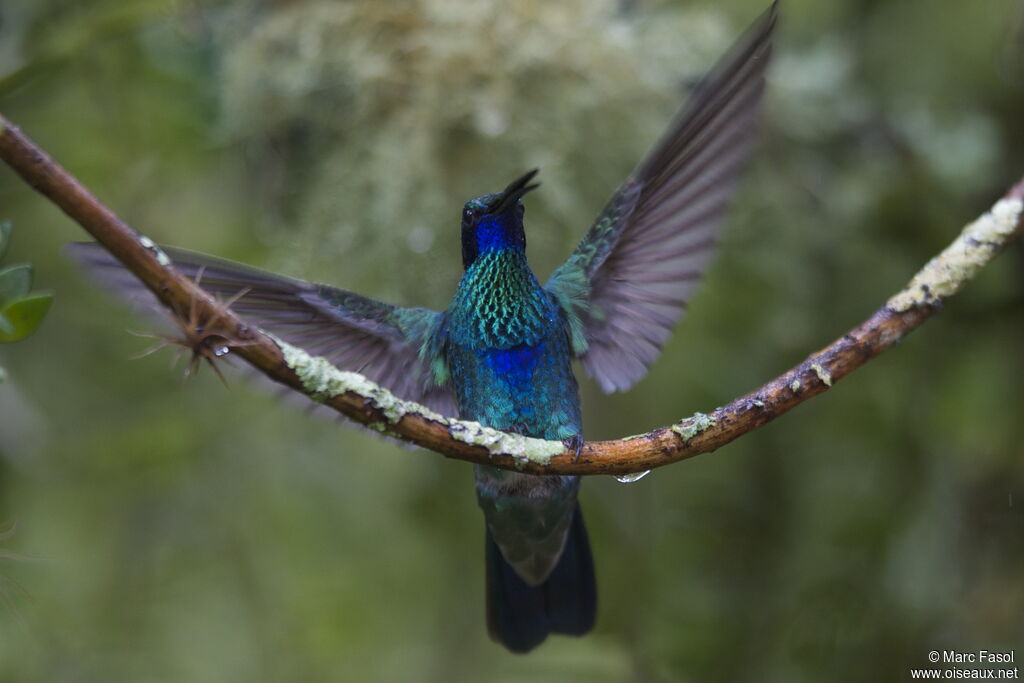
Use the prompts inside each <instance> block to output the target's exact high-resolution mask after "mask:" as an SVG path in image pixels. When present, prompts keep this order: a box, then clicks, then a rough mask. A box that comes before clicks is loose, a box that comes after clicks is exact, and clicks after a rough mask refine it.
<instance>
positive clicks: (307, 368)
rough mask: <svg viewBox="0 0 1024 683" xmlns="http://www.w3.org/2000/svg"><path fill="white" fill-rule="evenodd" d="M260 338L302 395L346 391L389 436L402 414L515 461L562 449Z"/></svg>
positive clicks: (547, 456) (325, 396)
mask: <svg viewBox="0 0 1024 683" xmlns="http://www.w3.org/2000/svg"><path fill="white" fill-rule="evenodd" d="M264 334H267V336H268V337H270V338H271V339H273V341H274V343H275V344H277V345H278V347H279V348H280V349H281V354H282V355H283V356H284V362H285V364H286V365H287V366H288V367H289V368H291V370H292V371H293V372H294V373H295V375H296V376H297V377H298V378H299V381H300V382H302V387H303V389H304V390H305V392H306V394H307V395H308V396H310V397H311V398H313V399H314V400H316V401H320V402H323V401H327V400H329V399H331V398H334V397H335V396H339V395H341V394H344V393H348V392H352V393H354V394H358V395H359V396H362V397H363V398H365V399H367V400H368V401H369V402H370V403H371V404H372V405H373V407H374V408H376V409H377V410H379V411H380V412H381V413H382V414H383V415H384V418H385V420H386V422H372V423H370V424H369V425H368V426H369V427H370V428H371V429H373V430H375V431H379V432H381V433H390V432H391V429H390V425H395V424H398V422H399V421H400V420H401V419H402V418H403V417H404V416H406V415H411V414H415V415H420V416H422V417H425V418H426V419H428V420H431V421H434V422H439V423H441V424H443V425H444V426H445V427H447V428H448V433H449V434H451V436H452V438H453V439H455V440H457V441H461V442H463V443H467V444H470V445H473V446H480V447H482V448H485V449H487V452H488V453H490V454H491V455H506V456H509V457H512V458H514V459H515V460H516V461H517V462H519V463H527V462H532V463H536V464H538V465H547V464H548V462H550V460H551V458H552V457H554V456H556V455H559V454H561V453H562V452H563V451H564V450H565V446H564V445H563V444H562V442H561V441H548V440H546V439H534V438H530V437H526V436H521V435H519V434H508V433H505V432H501V431H498V430H497V429H491V428H490V427H485V426H483V425H482V424H480V423H478V422H469V421H464V420H456V419H454V418H450V417H445V416H444V415H441V414H440V413H436V412H434V411H432V410H430V409H429V408H427V407H426V406H423V405H420V404H419V403H416V402H414V401H406V400H403V399H400V398H398V397H397V396H395V395H394V394H392V393H391V392H390V391H388V390H387V389H385V388H384V387H382V386H380V385H379V384H377V383H376V382H372V381H370V380H369V379H367V378H366V377H364V376H362V375H360V374H358V373H355V372H346V371H344V370H340V369H338V368H337V367H335V366H334V365H332V364H331V362H330V361H328V360H327V359H326V358H323V357H321V356H311V355H310V354H308V353H307V352H306V351H304V350H302V349H300V348H298V347H297V346H292V345H291V344H289V343H287V342H285V341H282V340H281V339H278V338H277V337H275V336H274V335H272V334H268V333H266V332H264Z"/></svg>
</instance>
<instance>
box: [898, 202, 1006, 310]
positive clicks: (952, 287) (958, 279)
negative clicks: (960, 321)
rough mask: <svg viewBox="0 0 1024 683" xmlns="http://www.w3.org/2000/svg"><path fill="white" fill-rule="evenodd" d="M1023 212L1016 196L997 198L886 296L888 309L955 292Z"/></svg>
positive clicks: (1003, 240)
mask: <svg viewBox="0 0 1024 683" xmlns="http://www.w3.org/2000/svg"><path fill="white" fill-rule="evenodd" d="M1022 211H1024V202H1022V201H1021V200H1020V199H1016V198H1014V199H1001V200H999V201H998V202H996V204H995V206H993V207H992V209H991V210H989V211H988V213H986V214H984V215H983V216H981V217H980V218H978V220H976V221H974V222H973V223H971V224H970V225H968V226H967V227H966V228H964V229H963V232H961V233H960V235H959V237H957V238H956V239H955V240H953V243H952V244H950V245H949V246H948V247H946V249H945V250H943V252H942V253H941V254H939V255H938V256H936V257H935V258H933V259H932V260H931V261H929V262H928V263H927V264H926V265H925V267H924V268H922V269H921V270H920V271H919V272H918V273H917V275H915V276H914V279H912V280H911V281H910V284H908V285H907V286H906V287H905V288H904V289H903V291H901V292H900V293H899V294H896V295H895V296H894V297H892V298H891V299H889V301H888V303H887V304H886V305H887V306H888V308H889V310H892V311H896V312H903V311H906V310H909V309H911V308H913V307H914V306H921V305H927V304H935V303H938V302H940V301H942V300H943V299H945V298H947V297H950V296H952V295H954V294H956V293H957V292H958V291H959V290H960V288H961V287H962V286H963V285H964V283H966V282H967V281H969V280H970V279H971V278H972V277H974V275H975V274H976V273H977V272H978V271H979V270H980V269H981V268H983V267H984V266H985V265H986V264H988V262H989V261H991V260H992V258H993V257H994V256H995V255H996V254H997V253H998V252H999V249H1000V248H1001V247H1002V246H1003V245H1004V244H1006V241H1007V240H1008V239H1009V238H1010V236H1011V235H1013V233H1014V231H1015V230H1016V229H1017V224H1018V223H1019V222H1020V220H1021V213H1022Z"/></svg>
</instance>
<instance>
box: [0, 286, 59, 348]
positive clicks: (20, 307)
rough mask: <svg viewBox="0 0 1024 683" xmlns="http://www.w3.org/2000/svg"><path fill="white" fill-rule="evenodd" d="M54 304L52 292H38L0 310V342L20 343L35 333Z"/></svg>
mask: <svg viewBox="0 0 1024 683" xmlns="http://www.w3.org/2000/svg"><path fill="white" fill-rule="evenodd" d="M52 304H53V293H52V292H37V293H35V294H30V295H29V296H26V297H22V298H21V299H15V300H14V301H10V302H8V303H7V304H6V305H5V306H4V307H3V308H2V309H0V342H15V341H19V340H21V339H24V338H25V337H27V336H29V335H30V334H32V333H33V332H35V331H36V329H38V328H39V325H40V324H41V323H42V322H43V318H45V317H46V313H47V312H48V311H49V310H50V306H51V305H52Z"/></svg>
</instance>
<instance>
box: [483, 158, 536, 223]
mask: <svg viewBox="0 0 1024 683" xmlns="http://www.w3.org/2000/svg"><path fill="white" fill-rule="evenodd" d="M538 170H539V169H536V168H535V169H533V170H532V171H529V172H527V173H524V174H523V175H522V176H520V177H519V178H516V179H515V180H513V181H512V182H511V183H509V186H508V187H506V188H505V190H504V191H503V192H502V193H501V194H500V195H498V197H497V198H496V199H495V200H494V201H492V202H491V203H490V205H489V206H488V207H487V213H490V214H500V213H504V212H505V211H507V210H508V209H510V208H511V207H513V206H515V205H516V202H518V201H519V200H520V199H521V198H522V196H523V195H524V194H526V193H527V192H529V191H530V190H536V189H537V188H538V187H540V183H534V184H532V185H530V181H531V180H533V177H534V176H535V175H537V171H538Z"/></svg>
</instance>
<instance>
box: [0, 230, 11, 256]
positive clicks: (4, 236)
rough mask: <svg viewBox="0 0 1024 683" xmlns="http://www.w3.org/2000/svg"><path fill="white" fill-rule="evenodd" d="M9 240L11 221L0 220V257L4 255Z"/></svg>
mask: <svg viewBox="0 0 1024 683" xmlns="http://www.w3.org/2000/svg"><path fill="white" fill-rule="evenodd" d="M10 241H11V222H10V221H0V259H2V258H3V257H4V252H6V251H7V245H8V244H9V243H10Z"/></svg>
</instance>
